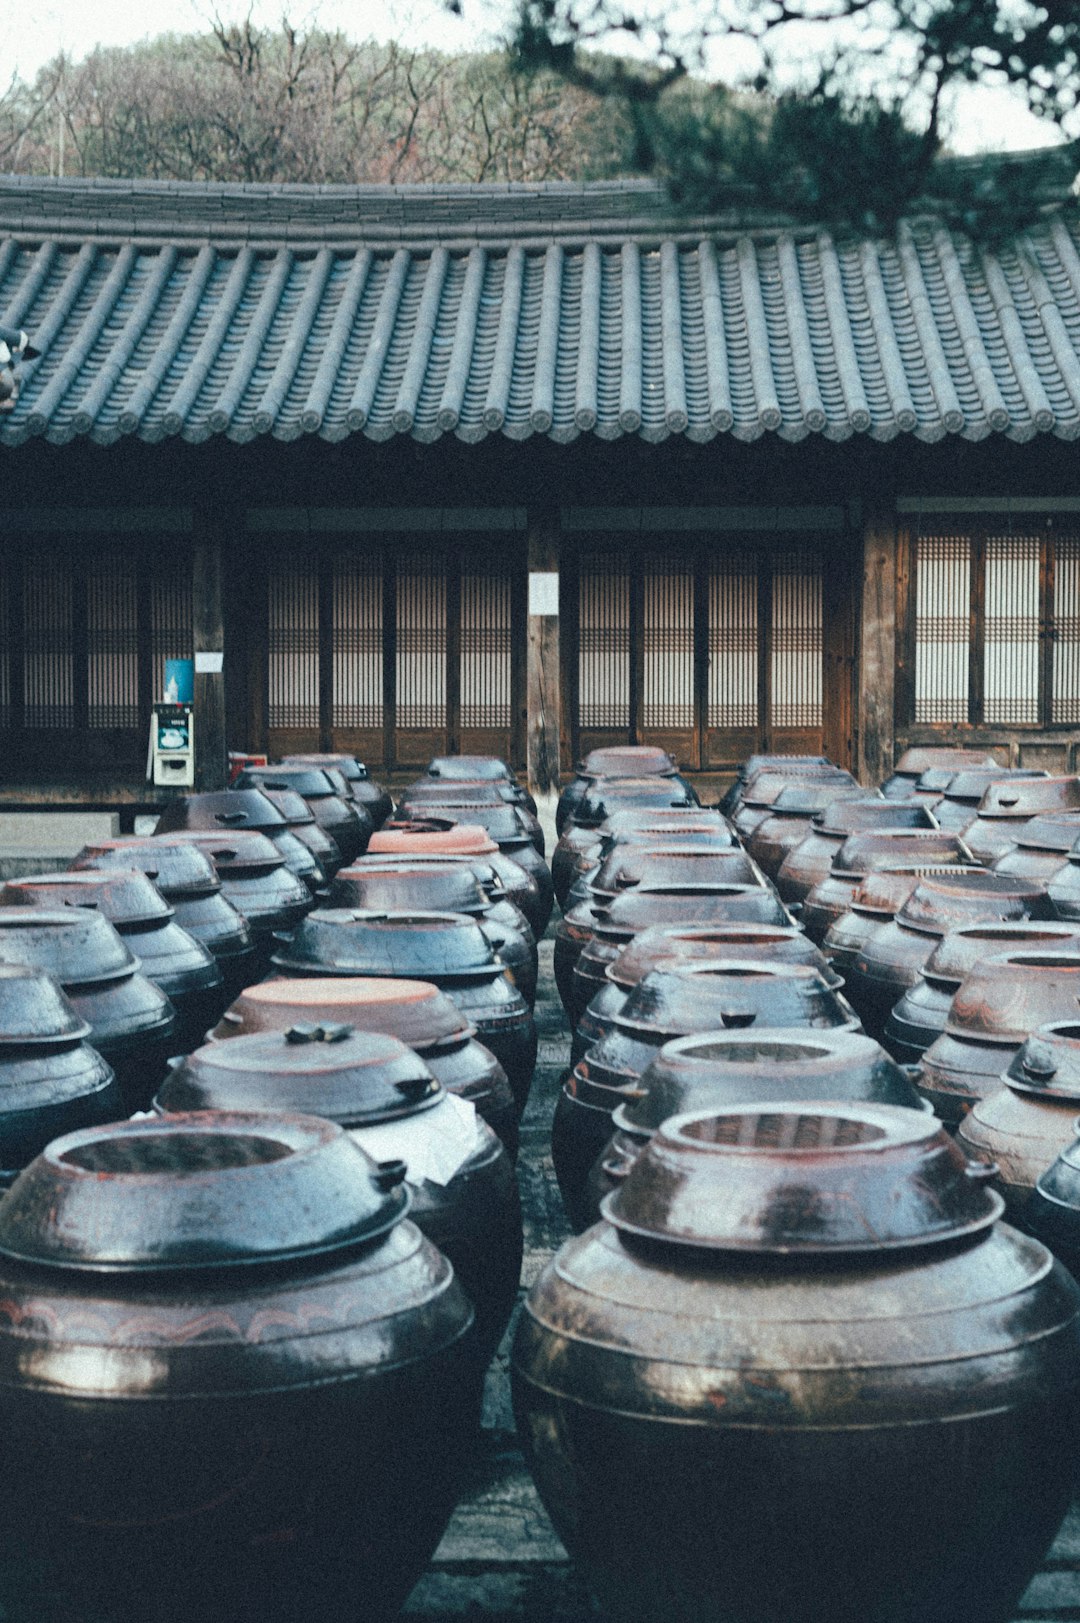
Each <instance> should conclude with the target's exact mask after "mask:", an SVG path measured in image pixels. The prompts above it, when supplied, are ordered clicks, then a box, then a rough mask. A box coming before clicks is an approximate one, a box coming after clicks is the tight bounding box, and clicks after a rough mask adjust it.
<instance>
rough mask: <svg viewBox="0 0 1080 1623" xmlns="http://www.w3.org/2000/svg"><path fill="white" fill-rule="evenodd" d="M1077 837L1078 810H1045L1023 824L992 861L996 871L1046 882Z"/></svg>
mask: <svg viewBox="0 0 1080 1623" xmlns="http://www.w3.org/2000/svg"><path fill="white" fill-rule="evenodd" d="M1078 839H1080V811H1072V812H1044V813H1042V814H1041V815H1040V816H1038V817H1032V818H1031V819H1030V821H1029V822H1026V823H1024V824H1023V826H1022V828H1021V829H1020V832H1019V833H1018V835H1017V837H1016V843H1015V845H1012V846H1010V847H1009V849H1008V850H1007V851H1006V852H1005V854H1004V856H1001V857H998V859H997V861H996V862H995V863H994V870H995V872H996V873H1004V874H1012V875H1013V877H1014V878H1023V879H1037V880H1038V881H1039V882H1040V883H1041V884H1044V885H1045V884H1047V883H1048V882H1049V881H1050V880H1051V879H1053V877H1054V875H1055V874H1056V873H1058V872H1059V870H1060V868H1061V865H1062V863H1063V862H1065V861H1066V859H1067V857H1068V855H1069V852H1070V851H1071V850H1072V848H1073V846H1074V845H1075V844H1076V842H1077V840H1078Z"/></svg>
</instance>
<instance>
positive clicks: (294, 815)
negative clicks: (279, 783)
mask: <svg viewBox="0 0 1080 1623" xmlns="http://www.w3.org/2000/svg"><path fill="white" fill-rule="evenodd" d="M259 793H260V794H261V795H262V796H263V799H264V800H268V801H269V802H270V804H271V806H274V807H275V808H276V809H277V810H278V811H279V812H280V813H281V815H282V817H284V819H285V821H286V823H287V824H288V826H289V827H290V828H310V827H311V826H312V825H313V824H314V822H315V813H314V812H313V811H312V809H311V807H310V806H309V805H308V803H307V801H306V800H305V799H304V797H303V795H298V794H297V792H296V790H295V789H283V788H274V789H271V787H270V785H269V784H267V785H266V786H265V787H264V788H262V789H260V791H259Z"/></svg>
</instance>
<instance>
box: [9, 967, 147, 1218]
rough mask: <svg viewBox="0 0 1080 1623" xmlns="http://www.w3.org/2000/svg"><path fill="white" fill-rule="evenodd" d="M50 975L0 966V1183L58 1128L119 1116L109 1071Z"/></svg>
mask: <svg viewBox="0 0 1080 1623" xmlns="http://www.w3.org/2000/svg"><path fill="white" fill-rule="evenodd" d="M89 1035H90V1027H89V1026H88V1025H87V1023H86V1021H85V1020H82V1019H80V1018H79V1015H78V1014H77V1013H76V1011H75V1009H74V1008H73V1007H72V1005H71V1003H70V1001H69V1000H68V998H66V997H65V996H64V993H63V992H62V991H61V989H60V986H59V984H58V982H57V981H55V980H54V979H53V977H52V976H51V975H49V974H47V973H46V972H45V970H43V969H33V968H30V967H29V966H27V965H23V964H0V1189H6V1188H8V1186H9V1185H10V1184H11V1183H12V1181H13V1180H14V1178H15V1176H16V1174H17V1173H18V1172H19V1171H20V1170H21V1169H22V1168H23V1167H24V1166H26V1165H27V1164H28V1163H29V1162H30V1161H32V1160H33V1159H34V1156H35V1155H39V1154H40V1153H41V1151H42V1150H43V1149H44V1148H45V1146H46V1144H48V1143H49V1141H50V1139H53V1138H57V1137H58V1136H59V1135H60V1134H61V1133H71V1132H74V1131H75V1130H76V1129H77V1128H79V1127H90V1126H93V1125H94V1124H95V1123H96V1122H102V1121H113V1120H114V1119H115V1118H116V1117H117V1116H120V1115H122V1114H123V1109H124V1107H123V1103H122V1101H121V1098H120V1089H119V1087H118V1086H117V1082H116V1078H115V1076H114V1075H113V1072H112V1069H111V1067H110V1066H109V1065H107V1064H106V1062H105V1061H104V1060H103V1059H102V1057H101V1055H100V1054H99V1053H98V1051H97V1049H96V1048H91V1047H90V1044H89V1043H87V1042H85V1041H84V1040H83V1039H84V1038H86V1037H88V1036H89Z"/></svg>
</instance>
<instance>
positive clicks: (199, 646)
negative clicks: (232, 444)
mask: <svg viewBox="0 0 1080 1623" xmlns="http://www.w3.org/2000/svg"><path fill="white" fill-rule="evenodd" d="M191 562H192V579H191V608H192V630H193V633H194V636H193V642H194V652H195V787H196V789H224V788H226V786H227V785H228V781H229V765H228V745H227V743H226V723H225V670H224V655H225V613H224V601H223V593H222V574H223V570H224V522H223V512H222V510H221V508H219V507H217V505H216V504H215V505H214V506H211V505H210V504H209V503H207V504H205V505H203V504H199V505H198V506H196V509H195V535H194V546H193V548H192V560H191Z"/></svg>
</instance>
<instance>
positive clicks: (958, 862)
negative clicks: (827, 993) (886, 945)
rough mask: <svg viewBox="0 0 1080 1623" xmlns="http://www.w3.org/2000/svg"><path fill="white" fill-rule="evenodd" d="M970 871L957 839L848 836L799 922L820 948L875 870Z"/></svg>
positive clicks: (916, 834) (897, 833) (933, 832)
mask: <svg viewBox="0 0 1080 1623" xmlns="http://www.w3.org/2000/svg"><path fill="white" fill-rule="evenodd" d="M883 804H886V805H887V804H888V802H883ZM971 865H972V863H971V853H970V852H969V851H968V848H967V846H966V845H965V844H964V842H963V840H962V839H961V838H960V836H959V834H944V833H942V831H941V830H940V829H927V828H916V829H896V828H882V829H876V830H874V831H873V832H872V833H863V834H850V835H849V836H848V838H847V839H846V840H845V841H844V843H843V845H842V846H841V847H840V848H839V850H838V851H837V853H836V855H835V857H834V858H833V863H832V867H831V868H830V870H829V872H828V873H827V874H826V875H825V877H824V879H821V880H819V882H818V883H817V884H816V885H815V886H814V888H813V890H811V891H810V893H809V895H808V896H807V897H806V899H805V900H804V901H803V904H802V908H801V911H800V913H799V922H800V924H801V925H802V927H803V929H804V930H805V931H806V933H807V935H808V936H809V937H810V939H811V940H812V941H817V942H818V943H821V942H823V941H824V940H825V937H826V936H827V935H828V933H829V931H830V930H831V929H832V927H833V925H834V924H835V923H836V922H837V921H838V920H839V919H841V918H843V916H844V914H845V913H846V912H847V911H848V909H849V908H850V907H851V905H852V903H853V902H854V900H855V892H856V891H857V890H858V888H859V886H860V884H861V883H862V881H863V880H864V879H865V878H866V876H867V874H870V873H873V872H874V871H875V870H876V869H881V868H897V867H903V868H911V867H923V868H926V867H935V868H942V867H957V866H961V867H970V866H971Z"/></svg>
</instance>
